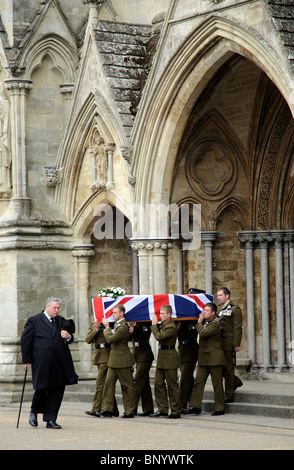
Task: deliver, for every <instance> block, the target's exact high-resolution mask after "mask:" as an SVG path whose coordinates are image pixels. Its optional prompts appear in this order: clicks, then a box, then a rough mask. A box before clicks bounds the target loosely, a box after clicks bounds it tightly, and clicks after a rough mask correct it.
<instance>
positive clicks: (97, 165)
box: [90, 136, 107, 190]
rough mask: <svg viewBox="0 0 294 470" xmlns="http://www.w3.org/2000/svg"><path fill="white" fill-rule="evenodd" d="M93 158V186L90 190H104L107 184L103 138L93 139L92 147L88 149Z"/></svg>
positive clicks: (105, 152)
mask: <svg viewBox="0 0 294 470" xmlns="http://www.w3.org/2000/svg"><path fill="white" fill-rule="evenodd" d="M90 153H91V155H92V158H93V172H94V174H93V184H92V186H91V189H93V190H99V189H105V188H106V183H107V151H106V147H105V142H104V139H103V137H101V136H98V137H95V139H94V145H93V147H90Z"/></svg>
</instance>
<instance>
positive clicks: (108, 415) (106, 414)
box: [98, 410, 113, 418]
mask: <svg viewBox="0 0 294 470" xmlns="http://www.w3.org/2000/svg"><path fill="white" fill-rule="evenodd" d="M98 414H99V416H103V417H104V418H112V416H113V413H111V411H108V410H102V411H99V413H98Z"/></svg>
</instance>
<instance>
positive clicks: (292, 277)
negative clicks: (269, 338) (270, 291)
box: [289, 235, 294, 367]
mask: <svg viewBox="0 0 294 470" xmlns="http://www.w3.org/2000/svg"><path fill="white" fill-rule="evenodd" d="M289 286H290V289H289V290H290V291H289V298H290V348H291V362H292V360H293V364H292V367H293V365H294V235H291V237H289Z"/></svg>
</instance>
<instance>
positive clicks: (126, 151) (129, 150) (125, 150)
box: [120, 146, 133, 163]
mask: <svg viewBox="0 0 294 470" xmlns="http://www.w3.org/2000/svg"><path fill="white" fill-rule="evenodd" d="M120 151H121V154H122V156H123V158H124V159H125V160H126V161H127V162H128V163H132V159H133V147H132V146H126V147H121V148H120Z"/></svg>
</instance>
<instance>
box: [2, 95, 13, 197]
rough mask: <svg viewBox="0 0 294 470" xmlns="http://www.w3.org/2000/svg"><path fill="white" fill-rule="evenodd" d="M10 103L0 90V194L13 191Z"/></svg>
mask: <svg viewBox="0 0 294 470" xmlns="http://www.w3.org/2000/svg"><path fill="white" fill-rule="evenodd" d="M8 117H9V102H8V100H7V99H6V98H5V96H4V94H3V92H2V86H1V88H0V193H3V192H4V193H5V192H7V191H10V189H11V152H10V135H9V129H10V126H9V119H8Z"/></svg>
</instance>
